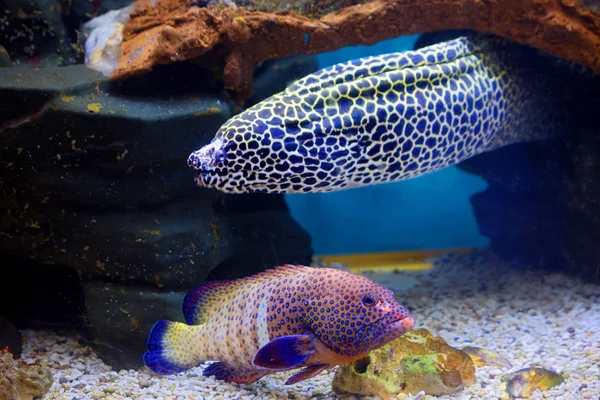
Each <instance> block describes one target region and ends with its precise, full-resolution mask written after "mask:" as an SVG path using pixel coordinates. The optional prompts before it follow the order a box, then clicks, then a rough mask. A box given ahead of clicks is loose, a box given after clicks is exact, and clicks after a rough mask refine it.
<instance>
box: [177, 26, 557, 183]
mask: <svg viewBox="0 0 600 400" xmlns="http://www.w3.org/2000/svg"><path fill="white" fill-rule="evenodd" d="M536 54H537V52H536V51H535V50H533V49H529V48H527V47H524V46H520V45H517V44H514V43H510V42H507V41H505V40H503V39H499V38H496V37H490V36H482V35H469V36H463V37H459V38H457V39H454V40H450V41H447V42H443V43H439V44H436V45H433V46H428V47H425V48H422V49H419V50H415V51H408V52H403V53H394V54H386V55H381V56H376V57H367V58H363V59H359V60H354V61H350V62H346V63H342V64H338V65H334V66H332V67H330V68H326V69H323V70H321V71H318V72H316V73H314V74H311V75H308V76H306V77H305V78H303V79H301V80H299V81H297V82H296V83H294V84H293V85H291V86H290V87H288V88H287V89H286V90H284V91H283V92H281V93H278V94H276V95H274V96H272V97H270V98H268V99H266V100H264V101H262V102H260V103H258V104H256V105H254V106H253V107H251V108H249V109H247V110H246V111H244V112H242V113H240V114H238V115H236V116H235V117H233V118H231V119H230V120H229V121H227V122H226V123H225V124H224V125H223V126H222V127H221V128H220V130H219V131H218V132H217V134H216V137H215V138H214V139H213V141H212V142H211V143H210V144H208V145H206V146H204V147H202V148H201V149H199V150H197V151H195V152H193V153H192V154H191V155H190V157H189V158H188V164H189V166H190V167H192V168H194V169H196V170H197V172H198V175H197V178H196V182H197V184H198V185H200V186H205V187H213V188H216V189H218V190H221V191H224V192H229V193H246V192H268V193H308V192H326V191H334V190H340V189H345V188H352V187H360V186H366V185H372V184H377V183H384V182H393V181H398V180H403V179H409V178H414V177H417V176H420V175H423V174H426V173H429V172H432V171H435V170H438V169H441V168H444V167H447V166H450V165H454V164H457V163H459V162H461V161H462V160H465V159H467V158H470V157H472V156H474V155H476V154H479V153H482V152H485V151H490V150H493V149H496V148H498V147H501V146H505V145H508V144H511V143H515V142H524V141H530V140H537V139H541V138H545V137H548V136H551V135H552V134H553V133H554V131H555V130H557V129H560V128H561V126H564V124H565V123H566V122H567V121H566V119H565V115H562V113H561V112H560V107H561V106H560V104H561V102H562V101H564V97H563V96H561V95H560V94H561V93H562V91H564V88H563V87H561V85H560V83H559V82H558V81H557V80H556V79H560V76H559V74H558V73H557V72H556V71H555V70H554V69H553V68H551V67H549V66H547V65H546V64H547V63H548V61H549V59H548V58H545V57H539V55H536ZM536 57H537V58H536ZM549 64H551V62H550V63H549ZM549 82H550V84H548V83H549Z"/></svg>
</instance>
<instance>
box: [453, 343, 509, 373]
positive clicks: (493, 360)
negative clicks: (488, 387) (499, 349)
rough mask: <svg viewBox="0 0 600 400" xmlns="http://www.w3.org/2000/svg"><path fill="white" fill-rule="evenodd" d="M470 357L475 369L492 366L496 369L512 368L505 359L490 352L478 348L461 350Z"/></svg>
mask: <svg viewBox="0 0 600 400" xmlns="http://www.w3.org/2000/svg"><path fill="white" fill-rule="evenodd" d="M461 350H462V351H464V352H465V353H467V354H468V355H469V357H471V360H473V363H474V364H475V366H477V367H483V366H485V365H492V366H495V367H498V368H508V369H510V368H512V364H511V363H510V361H508V359H507V358H506V357H504V356H503V355H501V354H498V353H496V352H495V351H492V350H487V349H482V348H480V347H471V346H467V347H463V348H462V349H461Z"/></svg>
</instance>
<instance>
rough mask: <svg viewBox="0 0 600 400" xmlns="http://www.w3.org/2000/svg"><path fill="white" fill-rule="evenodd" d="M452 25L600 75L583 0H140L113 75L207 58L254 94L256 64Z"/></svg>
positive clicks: (231, 83) (598, 41) (594, 24)
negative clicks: (232, 0) (307, 12)
mask: <svg viewBox="0 0 600 400" xmlns="http://www.w3.org/2000/svg"><path fill="white" fill-rule="evenodd" d="M447 29H473V30H478V31H482V32H488V33H493V34H497V35H500V36H504V37H507V38H509V39H513V40H515V41H517V42H520V43H523V44H527V45H530V46H532V47H535V48H538V49H541V50H544V51H546V52H548V53H550V54H552V55H554V56H556V57H560V58H564V59H566V60H569V61H572V62H575V63H579V64H582V65H587V66H589V67H591V68H592V69H593V70H594V71H595V72H598V73H600V16H599V15H597V14H595V13H594V12H592V11H591V10H589V9H587V8H585V7H584V6H582V5H581V4H579V3H578V1H577V0H489V1H481V0H422V1H416V2H415V1H412V0H394V1H392V0H373V1H371V2H368V3H366V4H357V5H353V6H349V7H346V8H343V9H341V10H338V11H334V12H331V13H329V14H326V15H324V16H323V17H321V18H320V19H310V18H307V17H305V16H302V15H299V14H296V13H293V12H279V13H266V12H258V11H256V12H250V11H247V10H245V9H243V8H229V7H228V8H224V9H222V10H219V9H217V8H216V7H208V8H200V7H197V6H189V2H188V1H181V0H156V1H155V0H138V2H137V6H136V9H135V11H133V13H132V14H131V18H130V19H129V21H128V22H127V23H126V25H125V27H124V30H123V43H122V46H121V57H120V61H119V65H118V68H116V69H115V70H114V72H112V75H111V78H112V79H124V78H128V77H132V76H135V75H139V74H141V73H144V72H147V71H149V70H150V69H152V68H153V67H154V66H155V65H160V64H168V63H172V62H177V61H183V60H189V59H193V58H199V60H198V62H199V63H200V64H202V65H204V66H206V67H209V68H216V69H218V70H221V71H223V79H224V80H225V85H226V86H227V87H228V88H231V89H233V90H234V91H236V92H237V94H238V101H242V100H243V99H244V98H246V97H247V96H248V95H249V94H250V93H251V87H252V72H253V70H254V66H255V64H256V63H257V62H261V61H265V60H268V59H274V58H279V57H285V56H290V55H293V54H315V53H319V52H324V51H330V50H334V49H337V48H340V47H344V46H350V45H358V44H365V45H369V44H374V43H376V42H379V41H381V40H384V39H388V38H392V37H397V36H400V35H406V34H416V33H424V32H430V31H439V30H447Z"/></svg>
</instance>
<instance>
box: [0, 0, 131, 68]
mask: <svg viewBox="0 0 600 400" xmlns="http://www.w3.org/2000/svg"><path fill="white" fill-rule="evenodd" d="M131 3H132V1H131V0H70V1H68V2H64V1H55V0H0V20H1V21H2V29H1V30H0V43H2V44H3V45H4V46H5V47H6V50H7V51H8V54H9V55H10V56H11V58H12V60H13V62H15V63H16V64H20V65H30V66H52V65H54V66H58V65H71V64H75V63H79V62H81V61H82V60H83V46H82V44H83V42H84V41H85V36H82V35H79V33H80V32H81V31H82V25H83V24H84V23H85V22H87V21H89V20H90V19H91V18H93V17H95V16H98V15H102V14H104V13H106V12H108V11H110V10H115V9H119V8H122V7H125V6H127V5H129V4H131Z"/></svg>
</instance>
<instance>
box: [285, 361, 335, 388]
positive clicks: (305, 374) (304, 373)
mask: <svg viewBox="0 0 600 400" xmlns="http://www.w3.org/2000/svg"><path fill="white" fill-rule="evenodd" d="M328 367H329V365H328V364H317V365H311V366H310V367H306V368H303V369H302V370H301V371H300V372H298V373H297V374H295V375H292V376H290V377H289V378H288V380H287V381H285V384H286V385H293V384H294V383H298V382H301V381H303V380H305V379H309V378H312V377H314V376H317V375H319V374H320V373H321V372H323V370H325V369H326V368H328Z"/></svg>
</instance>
